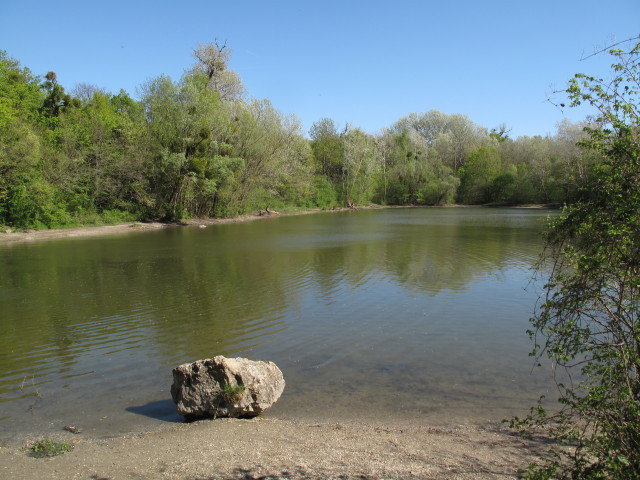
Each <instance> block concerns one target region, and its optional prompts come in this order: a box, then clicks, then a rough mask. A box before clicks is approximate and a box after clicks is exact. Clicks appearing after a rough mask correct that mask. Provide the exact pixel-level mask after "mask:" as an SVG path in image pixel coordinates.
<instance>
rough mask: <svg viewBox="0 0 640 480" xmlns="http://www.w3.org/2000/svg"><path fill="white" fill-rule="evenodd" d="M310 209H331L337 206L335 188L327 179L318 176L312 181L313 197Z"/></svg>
mask: <svg viewBox="0 0 640 480" xmlns="http://www.w3.org/2000/svg"><path fill="white" fill-rule="evenodd" d="M311 202H312V203H311V204H310V205H309V206H310V207H311V206H312V207H317V208H331V207H335V206H336V205H338V197H337V195H336V191H335V188H334V187H333V184H332V183H331V182H330V181H329V179H328V178H327V177H325V176H322V175H319V176H317V177H316V178H315V179H314V181H313V195H312V198H311Z"/></svg>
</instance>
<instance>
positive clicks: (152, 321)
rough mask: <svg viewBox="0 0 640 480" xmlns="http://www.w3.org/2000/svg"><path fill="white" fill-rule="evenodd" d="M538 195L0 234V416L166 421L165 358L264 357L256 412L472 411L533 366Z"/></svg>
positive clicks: (543, 387)
mask: <svg viewBox="0 0 640 480" xmlns="http://www.w3.org/2000/svg"><path fill="white" fill-rule="evenodd" d="M548 214H549V212H547V211H542V210H525V209H479V208H478V209H476V208H460V209H389V210H375V211H349V212H342V213H321V214H315V215H303V216H294V217H282V218H275V217H274V218H268V219H264V220H261V221H255V222H247V223H240V224H228V225H218V226H209V227H207V228H204V229H202V228H197V227H168V228H165V229H163V230H161V231H151V232H137V233H130V234H126V235H121V236H109V237H103V238H86V239H61V240H55V241H46V242H44V241H43V242H37V243H27V244H18V245H4V246H2V245H0V271H1V272H2V275H1V278H0V434H1V435H2V437H3V438H13V437H15V436H16V435H19V434H24V433H25V432H26V433H29V432H34V433H35V432H38V433H46V432H49V431H59V430H60V429H61V428H62V427H63V426H65V425H69V424H71V425H74V426H77V427H78V428H81V429H83V431H84V432H85V434H88V435H93V436H109V435H118V434H121V433H126V432H132V431H140V430H149V429H154V428H160V427H161V426H162V425H167V424H169V423H171V422H177V421H181V417H178V416H177V415H176V413H175V409H174V406H173V403H172V402H171V397H170V393H169V388H170V385H171V381H172V377H171V369H172V368H173V367H174V366H176V365H178V364H181V363H184V362H190V361H194V360H196V359H199V358H209V357H213V356H215V355H226V356H244V357H248V358H251V359H263V360H272V361H274V362H276V363H277V364H278V366H279V367H280V368H281V369H282V371H283V372H284V375H285V379H286V382H287V386H286V389H285V392H284V394H283V396H282V397H281V399H280V400H279V401H278V403H277V404H276V405H275V406H274V407H273V408H272V409H270V410H269V411H268V412H267V415H266V416H268V417H272V418H282V419H290V420H303V421H318V422H334V421H335V422H351V421H357V422H383V423H405V422H406V423H418V424H436V425H442V424H452V423H465V422H474V423H483V422H494V421H500V420H501V419H503V418H505V417H508V416H511V415H514V414H522V413H525V412H526V410H527V409H528V407H529V406H530V405H532V404H533V403H534V402H535V400H536V399H537V397H538V396H539V395H540V394H543V393H545V392H546V391H547V390H548V389H549V388H550V386H551V382H550V379H549V378H548V375H547V374H546V373H545V372H544V371H543V370H539V369H534V368H533V360H532V359H531V358H530V357H529V356H528V352H529V351H530V350H531V341H530V340H529V338H528V336H527V335H526V329H527V328H528V319H529V317H530V316H531V314H532V312H533V309H534V306H535V303H536V300H537V298H538V295H539V293H540V287H541V285H540V284H539V283H536V282H533V281H532V271H531V267H532V266H533V264H534V263H535V262H536V260H537V257H538V255H539V253H540V249H541V239H540V231H541V229H542V225H543V223H544V219H545V218H546V217H547V215H548Z"/></svg>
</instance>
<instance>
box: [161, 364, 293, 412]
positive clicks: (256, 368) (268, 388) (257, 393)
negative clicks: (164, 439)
mask: <svg viewBox="0 0 640 480" xmlns="http://www.w3.org/2000/svg"><path fill="white" fill-rule="evenodd" d="M283 390H284V377H283V376H282V372H281V371H280V369H279V368H278V367H277V366H276V364H275V363H273V362H256V361H253V360H248V359H246V358H226V357H223V356H217V357H214V358H209V359H206V360H198V361H196V362H193V363H185V364H183V365H180V366H177V367H176V368H174V369H173V385H172V386H171V396H172V397H173V401H174V402H175V404H176V409H177V410H178V413H179V414H180V415H184V417H185V418H186V419H187V420H195V419H198V418H210V417H237V418H239V417H242V418H247V417H255V416H256V415H259V414H261V413H262V412H263V411H265V410H266V409H267V408H269V407H270V406H271V405H273V404H274V403H275V401H276V400H278V398H280V395H281V394H282V391H283Z"/></svg>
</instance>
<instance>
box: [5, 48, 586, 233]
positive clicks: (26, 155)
mask: <svg viewBox="0 0 640 480" xmlns="http://www.w3.org/2000/svg"><path fill="white" fill-rule="evenodd" d="M193 53H194V60H195V62H194V64H193V65H192V66H191V67H190V68H189V69H187V70H186V71H185V73H184V74H183V76H182V78H180V79H179V80H177V81H176V80H173V79H171V78H169V77H167V76H164V75H161V76H159V77H157V78H154V79H152V80H149V81H148V82H146V83H145V84H143V85H141V86H140V89H139V95H138V96H139V99H138V100H136V99H134V98H132V97H131V96H130V95H129V94H128V93H127V92H126V91H124V90H120V92H118V93H117V94H113V93H110V92H106V91H104V90H102V89H100V88H97V87H95V86H92V85H88V84H80V85H77V86H75V88H73V89H72V90H71V91H70V92H69V93H68V92H67V91H66V90H65V88H64V87H63V86H62V85H60V83H58V81H57V77H56V74H55V73H54V72H48V73H47V74H46V75H45V76H44V78H40V77H39V76H37V75H34V74H33V73H32V72H31V71H30V70H29V69H28V68H26V67H23V66H21V65H20V63H19V61H17V60H15V59H13V58H11V57H9V56H8V54H7V53H6V52H3V51H0V224H3V225H6V226H10V227H14V228H53V227H60V226H69V225H74V224H92V223H114V222H121V221H129V220H136V219H137V220H148V219H154V220H167V221H175V220H179V219H184V218H189V217H228V216H234V215H240V214H246V213H249V212H255V211H257V210H258V209H261V208H265V207H266V206H271V207H272V208H284V209H294V208H301V209H303V208H331V207H334V206H340V205H345V204H346V203H347V202H353V203H355V204H356V205H363V204H370V203H376V204H383V205H439V204H446V203H453V202H458V203H464V204H487V203H493V204H524V203H558V204H561V203H565V202H571V200H572V199H573V198H574V196H575V194H576V192H577V191H578V189H579V188H580V186H581V185H582V184H584V182H585V181H586V180H587V179H588V177H589V171H590V168H591V166H592V165H593V164H594V162H595V161H596V159H595V158H594V156H593V155H592V154H591V153H585V151H584V150H581V149H579V148H578V147H577V146H576V143H577V142H579V141H580V140H581V139H583V138H584V133H583V128H584V126H585V125H582V124H575V123H570V122H568V121H564V122H562V123H561V124H560V125H559V126H558V129H557V132H556V134H555V135H552V136H545V137H541V136H535V137H519V138H516V139H511V138H510V137H509V134H508V133H509V132H508V130H507V128H506V127H505V126H499V127H497V128H494V129H492V130H490V131H489V130H487V129H486V128H484V127H482V126H480V125H477V124H475V123H474V122H473V121H471V120H470V119H469V118H468V117H467V116H465V115H459V114H456V115H448V114H445V113H442V112H439V111H436V110H431V111H429V112H426V113H411V114H410V115H408V116H406V117H403V118H401V119H399V120H398V121H397V122H396V123H394V124H393V125H392V126H390V127H389V128H386V129H384V130H383V131H382V132H380V133H379V134H377V135H371V134H368V133H366V132H364V131H363V130H361V129H359V128H357V127H354V126H352V125H346V126H343V127H340V126H338V125H337V124H336V123H335V122H334V121H333V120H331V119H328V118H323V119H320V120H318V121H317V122H315V123H314V124H313V125H312V126H311V129H310V131H309V132H308V137H307V136H306V135H305V132H303V130H302V126H301V124H300V122H299V121H298V120H297V118H296V117H295V116H285V115H283V114H281V113H280V112H278V111H277V110H276V109H275V108H274V107H273V105H272V104H271V103H270V102H269V101H268V100H266V99H263V100H258V99H254V98H250V97H249V96H248V95H247V93H246V92H245V90H244V87H243V85H242V81H241V79H240V77H239V76H238V75H237V74H236V73H235V72H234V71H232V70H230V69H229V68H228V63H229V56H230V50H229V48H228V47H227V45H226V44H222V45H221V44H219V43H217V42H216V43H214V44H206V45H199V46H198V47H197V48H196V49H195V50H194V52H193Z"/></svg>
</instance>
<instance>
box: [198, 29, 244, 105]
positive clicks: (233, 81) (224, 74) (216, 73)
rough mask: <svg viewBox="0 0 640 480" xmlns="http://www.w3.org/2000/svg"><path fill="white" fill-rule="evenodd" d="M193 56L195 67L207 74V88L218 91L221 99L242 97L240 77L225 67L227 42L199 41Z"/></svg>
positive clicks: (227, 52)
mask: <svg viewBox="0 0 640 480" xmlns="http://www.w3.org/2000/svg"><path fill="white" fill-rule="evenodd" d="M193 56H194V57H195V58H196V60H198V63H197V64H196V69H197V70H200V71H202V72H204V73H205V74H206V75H207V78H208V80H209V83H208V85H209V88H211V89H213V90H215V91H216V92H218V95H219V96H220V99H221V100H224V101H234V100H238V99H240V97H242V95H243V93H244V87H243V86H242V81H241V80H240V77H239V76H238V74H237V73H235V72H234V71H232V70H229V69H228V68H227V67H228V65H229V57H230V56H231V49H230V48H229V47H228V46H227V42H224V43H222V44H220V43H219V42H218V40H215V41H214V42H213V43H206V44H202V43H199V44H198V48H196V49H195V50H194V51H193Z"/></svg>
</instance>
